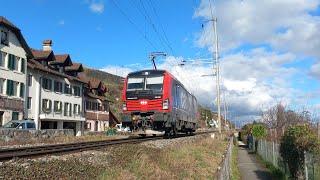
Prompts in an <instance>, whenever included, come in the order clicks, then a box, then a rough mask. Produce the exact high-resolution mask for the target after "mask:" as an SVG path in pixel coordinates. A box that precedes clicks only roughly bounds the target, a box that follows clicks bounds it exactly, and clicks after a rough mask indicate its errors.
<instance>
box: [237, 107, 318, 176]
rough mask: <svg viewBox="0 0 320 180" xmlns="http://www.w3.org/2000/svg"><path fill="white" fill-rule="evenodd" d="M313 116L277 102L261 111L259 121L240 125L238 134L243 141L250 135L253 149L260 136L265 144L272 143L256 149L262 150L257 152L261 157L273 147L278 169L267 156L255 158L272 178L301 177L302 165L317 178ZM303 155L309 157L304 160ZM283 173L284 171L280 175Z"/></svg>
mask: <svg viewBox="0 0 320 180" xmlns="http://www.w3.org/2000/svg"><path fill="white" fill-rule="evenodd" d="M313 117H314V116H313V115H312V114H311V113H310V112H308V111H306V110H302V111H301V112H299V111H294V110H290V109H288V108H287V107H285V106H283V105H281V104H278V105H276V106H274V107H272V108H270V109H269V110H267V111H266V112H264V113H263V114H262V119H261V121H260V122H259V123H257V122H253V123H252V124H246V125H245V126H244V127H243V128H242V131H241V136H242V139H243V140H244V141H246V140H247V138H246V137H247V135H248V134H250V133H252V134H253V137H254V139H255V145H256V146H255V148H254V150H255V152H257V151H256V150H257V149H258V147H260V146H259V144H258V143H259V141H258V140H261V139H264V140H265V141H266V142H267V143H269V144H270V143H271V144H274V145H275V149H272V147H271V148H270V147H268V146H266V145H262V148H261V149H259V150H260V151H262V152H260V153H262V157H264V153H265V152H272V151H273V150H275V151H276V152H275V153H274V154H275V155H276V157H275V158H276V159H278V161H276V162H274V163H276V164H275V166H276V167H278V168H279V169H276V168H275V167H274V165H273V164H272V163H271V162H272V160H270V155H269V157H264V158H266V159H262V158H261V156H259V158H260V160H261V162H263V164H265V165H266V167H267V168H268V169H270V171H271V172H272V174H273V175H274V176H275V178H276V179H284V178H285V176H288V177H289V178H290V179H304V178H306V177H305V175H306V174H305V167H306V166H308V168H309V169H311V171H310V172H308V175H309V176H310V177H309V178H311V179H319V178H320V176H319V175H318V174H317V172H318V171H317V168H318V167H319V166H320V159H319V158H318V157H319V155H320V140H319V134H317V133H319V132H320V129H319V127H320V126H319V125H318V126H317V124H316V123H315V122H316V120H317V119H314V118H313ZM278 147H279V148H278ZM266 149H268V150H266ZM258 153H259V152H258ZM306 155H308V157H309V158H307V159H305V158H306V157H307V156H306ZM305 163H306V164H305ZM312 171H313V172H312ZM284 173H286V174H285V175H284Z"/></svg>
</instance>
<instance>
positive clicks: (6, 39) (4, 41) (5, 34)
mask: <svg viewBox="0 0 320 180" xmlns="http://www.w3.org/2000/svg"><path fill="white" fill-rule="evenodd" d="M8 35H9V32H8V31H5V30H1V44H3V45H5V46H8V45H9V36H8Z"/></svg>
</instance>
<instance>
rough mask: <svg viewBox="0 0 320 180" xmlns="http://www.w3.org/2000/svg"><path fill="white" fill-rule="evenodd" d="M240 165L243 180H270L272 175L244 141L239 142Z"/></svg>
mask: <svg viewBox="0 0 320 180" xmlns="http://www.w3.org/2000/svg"><path fill="white" fill-rule="evenodd" d="M238 167H239V170H240V174H241V179H242V180H269V179H272V176H271V174H270V172H268V170H267V169H266V168H265V167H263V166H262V165H261V164H260V163H259V162H258V161H257V160H256V157H255V155H254V154H250V153H249V152H248V150H247V149H246V148H245V145H244V144H243V143H242V142H239V153H238Z"/></svg>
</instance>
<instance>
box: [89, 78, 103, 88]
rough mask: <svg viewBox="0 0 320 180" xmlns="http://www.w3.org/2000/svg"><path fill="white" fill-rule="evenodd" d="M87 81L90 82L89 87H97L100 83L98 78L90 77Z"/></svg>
mask: <svg viewBox="0 0 320 180" xmlns="http://www.w3.org/2000/svg"><path fill="white" fill-rule="evenodd" d="M89 83H90V86H91V88H93V89H97V88H98V87H99V85H100V83H102V82H101V81H100V80H99V79H96V78H91V79H90V81H89Z"/></svg>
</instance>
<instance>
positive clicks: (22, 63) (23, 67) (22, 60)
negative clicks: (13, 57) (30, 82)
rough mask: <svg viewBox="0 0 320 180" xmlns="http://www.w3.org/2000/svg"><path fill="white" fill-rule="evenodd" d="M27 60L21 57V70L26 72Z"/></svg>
mask: <svg viewBox="0 0 320 180" xmlns="http://www.w3.org/2000/svg"><path fill="white" fill-rule="evenodd" d="M25 63H26V61H25V59H23V58H20V72H22V73H25V65H26V64H25Z"/></svg>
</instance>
